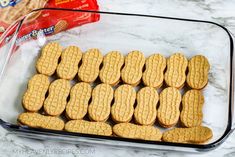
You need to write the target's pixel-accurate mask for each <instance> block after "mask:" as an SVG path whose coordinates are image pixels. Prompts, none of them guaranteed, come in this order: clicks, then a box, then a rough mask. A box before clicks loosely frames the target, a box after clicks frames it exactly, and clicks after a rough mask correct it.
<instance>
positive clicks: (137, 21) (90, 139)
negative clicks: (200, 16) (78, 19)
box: [0, 8, 234, 152]
mask: <svg viewBox="0 0 235 157" xmlns="http://www.w3.org/2000/svg"><path fill="white" fill-rule="evenodd" d="M42 10H47V11H48V12H53V13H56V12H60V13H61V12H62V13H63V12H64V13H67V12H71V13H73V14H83V13H84V14H86V15H90V16H91V15H94V14H96V15H98V14H99V16H100V20H99V21H97V22H94V23H89V24H83V25H81V26H78V27H75V28H73V29H70V30H67V31H62V32H60V33H58V34H55V35H45V34H44V33H43V32H38V34H37V36H36V37H34V38H33V39H30V40H28V41H24V42H18V40H17V38H18V37H19V34H21V31H22V29H23V26H25V25H27V23H26V22H25V21H26V20H25V19H27V17H28V16H30V14H29V15H27V16H26V17H25V18H23V19H21V20H19V21H18V22H16V23H15V24H14V25H13V26H11V27H10V28H9V29H8V30H7V31H6V32H5V34H4V35H3V36H2V37H1V39H0V42H1V43H3V42H5V40H6V39H7V37H6V36H7V34H8V33H9V32H10V31H12V30H14V34H13V35H12V37H11V39H9V38H8V40H9V42H7V43H5V45H4V46H2V47H1V48H0V71H1V75H0V78H1V83H0V95H1V97H0V105H1V110H0V118H1V120H0V124H1V126H2V127H3V128H5V129H7V130H8V131H9V133H12V134H15V135H17V136H22V137H27V138H34V139H43V140H49V139H52V140H57V141H64V142H69V143H76V144H78V143H83V144H84V143H85V144H87V143H88V144H105V145H109V146H118V147H130V148H143V149H156V150H158V149H161V150H176V151H190V152H202V151H209V150H212V149H214V148H216V147H218V146H219V145H220V144H221V143H223V142H224V140H225V139H226V138H227V137H228V136H229V134H230V133H231V132H232V131H233V130H234V125H233V112H234V111H233V110H234V109H233V106H234V82H233V77H234V67H233V62H234V54H233V39H232V36H231V34H230V33H229V31H228V30H227V29H226V28H225V27H223V26H221V25H219V24H217V23H214V22H210V21H201V20H192V19H180V18H173V17H161V16H149V15H138V14H126V13H113V12H102V11H100V12H99V11H81V10H69V9H55V8H54V9H52V8H47V9H46V8H45V9H39V10H35V11H34V12H37V11H42ZM54 18H55V17H53V16H50V17H49V18H47V19H46V20H47V22H48V23H50V22H51V21H53V20H55V19H54ZM61 19H63V17H61ZM40 22H41V21H38V20H35V23H40ZM23 24H24V25H23ZM50 41H57V42H59V43H60V44H61V45H62V46H64V47H66V46H69V45H76V46H79V47H80V48H81V50H82V51H85V50H87V49H89V48H99V49H100V50H101V51H102V53H103V55H105V54H106V53H107V52H109V51H111V50H119V51H121V52H122V53H123V54H124V55H126V54H127V53H128V52H130V51H131V50H134V49H137V50H140V51H142V52H143V53H144V55H145V57H147V56H149V55H151V54H153V53H156V52H159V53H161V54H162V55H164V56H165V57H169V56H170V55H171V54H173V53H175V52H183V54H185V56H186V57H187V58H190V57H192V56H194V55H197V54H202V55H204V56H206V57H207V58H208V60H209V62H210V65H211V69H210V71H209V82H208V85H207V86H206V88H205V89H203V94H204V97H205V104H204V106H203V113H204V117H203V125H205V126H208V127H210V128H211V129H212V131H213V138H212V139H211V140H210V141H209V142H208V143H206V144H179V143H168V142H155V141H154V142H153V141H143V140H136V139H125V138H119V137H105V136H97V135H88V134H80V133H70V132H64V131H54V130H46V129H37V128H30V127H27V126H19V125H17V122H16V119H17V116H18V115H19V114H20V113H21V112H23V108H22V106H21V101H22V95H23V93H24V92H25V90H26V88H27V81H28V79H29V78H30V77H32V76H33V74H35V73H36V70H35V61H36V60H37V57H38V55H39V54H40V49H41V48H42V46H43V45H44V44H45V43H48V42H50ZM0 45H1V44H0ZM76 81H77V80H76ZM182 92H183V91H182ZM156 126H157V127H159V126H158V125H156ZM159 128H160V127H159ZM160 129H161V130H162V131H164V129H162V128H160Z"/></svg>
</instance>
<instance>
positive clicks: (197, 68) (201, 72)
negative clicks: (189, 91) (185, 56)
mask: <svg viewBox="0 0 235 157" xmlns="http://www.w3.org/2000/svg"><path fill="white" fill-rule="evenodd" d="M209 70H210V64H209V62H208V60H207V58H206V57H204V56H202V55H197V56H194V57H192V58H191V59H190V60H189V64H188V75H187V84H188V85H189V87H191V88H193V89H202V88H204V87H205V86H206V85H207V83H208V72H209Z"/></svg>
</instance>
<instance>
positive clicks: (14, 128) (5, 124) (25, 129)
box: [0, 8, 234, 151]
mask: <svg viewBox="0 0 235 157" xmlns="http://www.w3.org/2000/svg"><path fill="white" fill-rule="evenodd" d="M42 10H56V11H71V12H88V13H97V14H106V15H108V14H109V15H120V16H133V17H148V18H155V19H168V20H177V21H186V22H194V23H206V24H212V25H215V26H217V27H219V28H221V29H222V30H223V31H225V33H226V34H227V35H228V38H229V44H230V46H229V47H230V50H229V51H230V52H229V53H230V66H229V67H230V71H229V73H230V76H229V77H230V78H229V81H230V82H229V94H228V95H229V101H228V103H229V105H228V123H227V127H226V129H225V131H224V133H223V135H222V136H221V137H220V138H219V139H217V140H216V141H214V142H212V143H209V144H205V145H204V144H203V145H198V144H188V143H170V142H162V141H161V142H158V141H145V140H138V139H128V138H120V137H109V136H98V135H90V134H82V133H71V132H65V131H56V130H48V129H42V128H30V127H25V126H19V125H15V124H11V123H8V122H5V121H4V120H2V119H0V125H1V126H2V127H3V128H5V129H6V130H8V131H16V132H24V133H26V132H28V133H30V132H31V133H35V134H36V132H41V133H51V134H57V135H66V136H83V137H88V138H94V139H105V140H111V141H124V142H132V143H133V142H135V143H142V144H156V145H163V146H177V147H187V148H196V149H199V150H205V151H206V150H211V149H212V148H217V147H218V146H219V145H220V144H222V143H223V142H224V141H225V139H226V138H227V137H228V136H229V135H230V134H231V133H232V132H233V131H234V128H232V127H233V126H232V121H233V112H234V111H233V107H234V101H233V99H234V98H233V97H234V96H233V93H234V72H233V58H234V41H233V37H232V35H231V32H230V31H229V30H228V29H227V28H226V27H224V26H222V25H220V24H218V23H216V22H212V21H207V20H196V19H188V18H178V17H168V16H157V15H146V14H133V13H121V12H108V11H94V10H79V9H67V8H40V9H35V10H33V11H32V12H30V13H29V14H27V15H25V16H24V17H23V18H21V19H20V20H18V21H17V22H16V23H19V24H18V25H17V28H16V31H15V32H14V36H16V35H17V34H18V32H19V30H20V28H21V26H22V24H23V22H24V20H25V18H27V16H28V15H30V14H31V13H33V12H37V11H42ZM16 23H15V24H16ZM15 24H14V25H15ZM6 32H7V31H6ZM4 34H5V33H3V35H2V37H3V38H4V36H5V35H4ZM2 37H1V38H2ZM1 38H0V39H1ZM0 41H3V40H0ZM14 44H15V42H14V43H13V45H14Z"/></svg>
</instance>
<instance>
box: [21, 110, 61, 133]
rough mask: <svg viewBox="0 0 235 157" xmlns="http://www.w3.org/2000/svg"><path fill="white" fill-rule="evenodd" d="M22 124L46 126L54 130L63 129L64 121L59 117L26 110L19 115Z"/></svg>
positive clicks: (35, 126) (34, 126)
mask: <svg viewBox="0 0 235 157" xmlns="http://www.w3.org/2000/svg"><path fill="white" fill-rule="evenodd" d="M17 120H18V122H19V123H20V124H21V125H27V126H29V127H33V128H44V129H52V130H63V129H64V121H63V120H62V119H60V118H58V117H52V116H44V115H41V114H39V113H32V112H25V113H21V114H20V115H19V116H18V119H17Z"/></svg>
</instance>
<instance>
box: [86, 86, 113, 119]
mask: <svg viewBox="0 0 235 157" xmlns="http://www.w3.org/2000/svg"><path fill="white" fill-rule="evenodd" d="M112 99H113V88H112V87H111V86H110V85H108V84H104V83H103V84H99V85H98V86H96V87H95V88H94V89H93V91H92V101H91V104H90V105H89V107H88V113H89V117H90V119H91V120H94V121H97V122H104V121H106V120H107V119H108V118H109V115H110V108H111V102H112Z"/></svg>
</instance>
